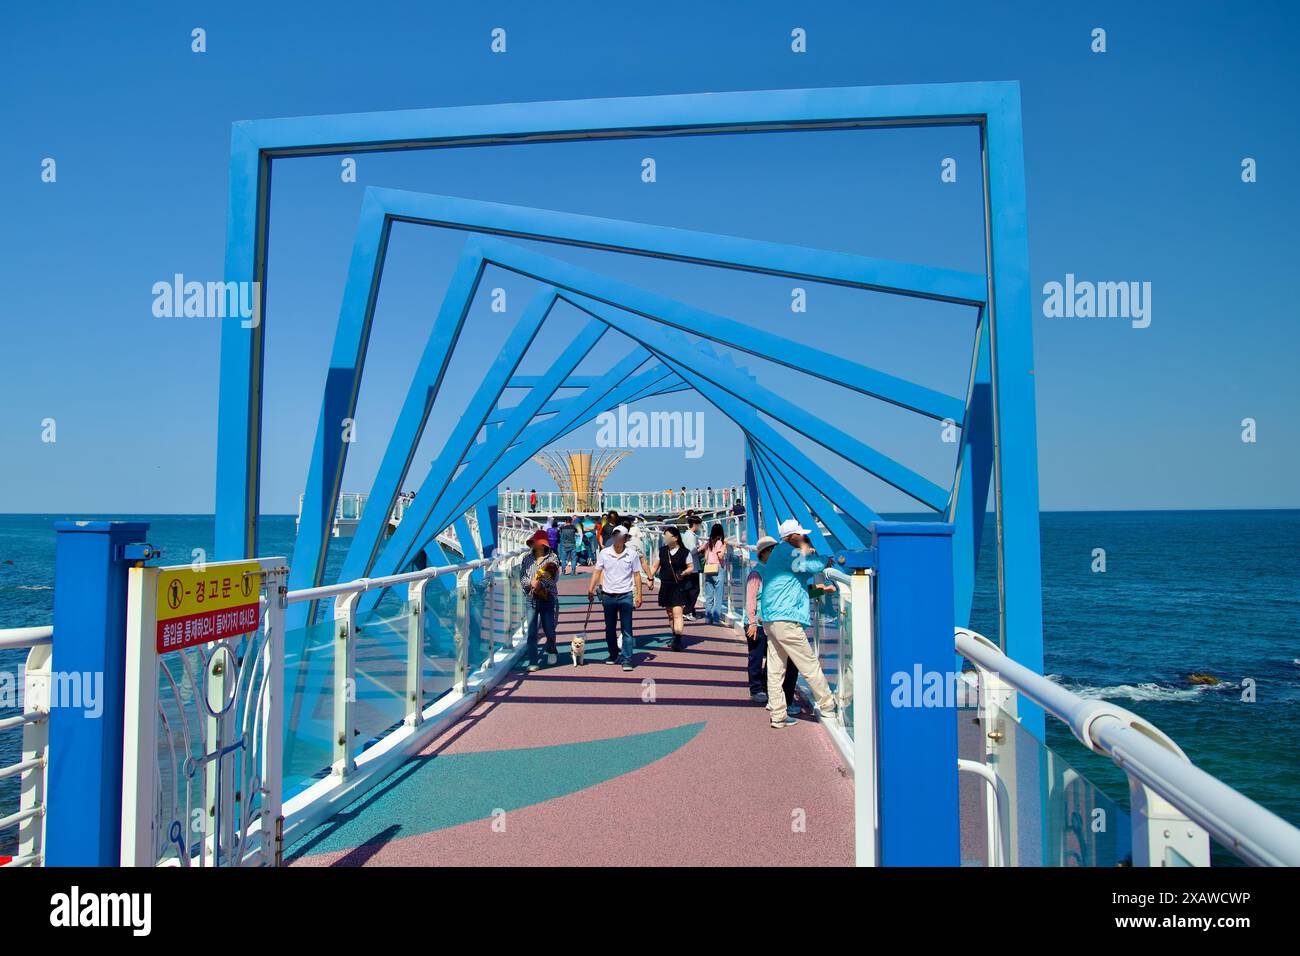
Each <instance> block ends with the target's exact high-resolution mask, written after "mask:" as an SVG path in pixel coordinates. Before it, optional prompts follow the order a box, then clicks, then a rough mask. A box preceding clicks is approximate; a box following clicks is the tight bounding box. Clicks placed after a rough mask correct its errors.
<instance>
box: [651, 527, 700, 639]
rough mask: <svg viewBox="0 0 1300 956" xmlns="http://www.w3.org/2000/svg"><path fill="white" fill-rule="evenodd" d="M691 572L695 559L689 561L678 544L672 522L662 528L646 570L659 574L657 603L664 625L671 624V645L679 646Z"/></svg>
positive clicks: (679, 542)
mask: <svg viewBox="0 0 1300 956" xmlns="http://www.w3.org/2000/svg"><path fill="white" fill-rule="evenodd" d="M695 573H696V572H695V563H694V562H693V561H691V556H690V554H688V553H687V551H686V546H685V545H683V544H682V535H681V532H680V531H678V530H677V528H676V527H675V526H673V525H669V526H668V527H666V528H664V543H663V544H662V545H661V546H660V547H659V557H657V558H656V559H655V566H654V567H653V568H652V569H651V570H650V576H651V577H652V578H653V577H658V578H659V606H660V607H662V608H663V609H664V610H665V611H666V612H667V613H668V625H669V627H671V628H672V632H673V643H672V649H673V650H675V651H680V650H681V649H682V631H683V630H684V629H685V624H684V623H683V620H682V608H683V607H684V606H685V604H686V601H687V600H688V599H689V598H690V597H691V594H692V592H691V589H690V581H691V576H692V575H694V574H695Z"/></svg>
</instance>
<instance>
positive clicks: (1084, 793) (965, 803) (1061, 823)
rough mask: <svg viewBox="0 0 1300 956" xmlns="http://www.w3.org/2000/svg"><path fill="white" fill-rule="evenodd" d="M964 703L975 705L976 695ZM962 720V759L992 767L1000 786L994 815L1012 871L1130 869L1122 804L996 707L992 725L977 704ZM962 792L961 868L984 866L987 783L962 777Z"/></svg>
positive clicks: (963, 713) (961, 715) (963, 712)
mask: <svg viewBox="0 0 1300 956" xmlns="http://www.w3.org/2000/svg"><path fill="white" fill-rule="evenodd" d="M966 702H967V703H970V704H972V705H973V704H975V703H976V702H975V700H974V695H973V694H972V695H970V696H969V698H968V699H967V700H966ZM959 703H961V701H960V700H959ZM957 714H958V718H957V719H958V753H959V755H960V756H961V757H963V758H966V759H969V760H977V761H980V762H983V763H986V764H988V765H989V766H990V767H992V768H993V769H994V771H995V772H996V773H997V775H998V778H999V781H1000V787H999V797H998V800H997V812H998V821H999V828H1000V833H1001V843H1002V852H1003V853H1004V855H1005V862H1006V863H1007V865H1011V866H1089V867H1094V866H1121V865H1130V864H1131V861H1132V834H1131V830H1130V823H1129V815H1128V811H1127V810H1126V809H1125V808H1124V806H1123V805H1122V804H1121V803H1119V802H1118V801H1117V800H1115V799H1113V798H1111V797H1110V796H1109V795H1108V794H1107V793H1105V792H1104V791H1103V790H1102V789H1101V788H1099V787H1097V786H1096V785H1095V784H1094V783H1093V782H1092V781H1090V780H1089V779H1088V778H1087V777H1085V776H1084V775H1083V774H1082V773H1080V772H1079V771H1078V770H1077V769H1076V768H1075V767H1073V766H1071V764H1070V763H1069V762H1068V761H1067V760H1066V759H1065V758H1064V757H1063V756H1061V754H1059V753H1057V752H1056V751H1054V750H1053V749H1051V748H1050V747H1048V746H1046V745H1045V744H1043V743H1042V742H1041V741H1040V740H1038V739H1037V738H1036V737H1035V736H1034V735H1033V734H1031V733H1029V731H1027V730H1025V728H1024V727H1022V726H1021V725H1020V724H1019V723H1018V722H1017V721H1016V720H1015V719H1014V718H1012V717H1011V716H1010V715H1008V714H1006V713H1005V712H1003V711H1002V710H1000V709H998V708H994V709H993V714H992V716H991V721H990V722H991V723H992V725H993V726H991V727H986V726H984V721H983V720H981V718H980V712H979V710H978V709H977V708H976V707H974V706H969V707H960V708H959V709H958V711H957ZM990 734H992V735H993V736H992V737H990V736H989V735H990ZM986 750H987V751H991V752H988V753H986ZM958 786H959V788H960V796H959V809H960V817H961V841H962V842H961V859H962V863H963V865H984V863H985V862H986V861H987V859H988V855H987V847H988V822H987V821H988V817H987V812H988V811H987V808H988V800H989V793H988V785H987V784H986V783H985V782H984V780H983V779H981V778H980V777H978V776H976V775H975V774H972V773H962V774H960V779H959V783H958Z"/></svg>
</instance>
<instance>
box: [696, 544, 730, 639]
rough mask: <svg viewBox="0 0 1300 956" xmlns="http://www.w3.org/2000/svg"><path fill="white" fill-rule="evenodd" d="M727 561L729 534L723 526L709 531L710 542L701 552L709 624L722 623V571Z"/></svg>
mask: <svg viewBox="0 0 1300 956" xmlns="http://www.w3.org/2000/svg"><path fill="white" fill-rule="evenodd" d="M726 560H727V533H726V531H725V530H723V527H722V525H721V524H715V525H714V526H713V527H712V528H711V529H710V530H709V540H708V541H706V542H705V543H704V545H703V546H702V548H701V550H700V563H701V564H702V565H703V567H702V568H701V569H700V570H701V572H702V573H703V575H704V620H705V622H706V623H708V624H720V623H722V603H723V602H722V599H723V587H722V580H723V578H722V569H723V567H724V565H725V562H726Z"/></svg>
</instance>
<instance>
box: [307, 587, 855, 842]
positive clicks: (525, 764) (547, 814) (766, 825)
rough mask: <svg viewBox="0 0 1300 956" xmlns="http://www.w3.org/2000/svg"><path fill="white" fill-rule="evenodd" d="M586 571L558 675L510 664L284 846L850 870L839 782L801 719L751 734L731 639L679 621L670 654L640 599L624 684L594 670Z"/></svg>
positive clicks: (563, 614)
mask: <svg viewBox="0 0 1300 956" xmlns="http://www.w3.org/2000/svg"><path fill="white" fill-rule="evenodd" d="M586 583H587V577H586V575H585V574H584V575H581V576H579V577H576V578H574V577H570V578H566V579H564V580H563V581H562V582H561V594H562V606H561V609H560V618H559V627H558V640H559V643H560V646H561V652H562V653H561V657H560V663H559V665H557V666H553V667H548V666H545V665H544V666H543V667H542V669H541V670H540V671H537V672H535V673H533V674H528V673H527V671H526V670H525V667H526V664H527V662H526V659H525V660H524V662H523V663H522V664H521V665H520V666H519V667H518V668H516V670H515V671H514V672H512V673H511V674H510V675H509V676H508V677H507V678H506V679H505V680H503V681H502V682H501V683H500V684H499V685H497V687H496V688H495V689H494V690H493V691H492V692H491V693H490V694H489V695H488V696H487V697H486V698H485V699H484V700H483V701H482V702H480V703H479V705H478V706H477V707H475V708H474V710H473V711H471V712H470V713H469V714H468V715H467V716H466V717H465V718H463V719H462V720H460V721H459V722H457V723H455V724H454V725H452V726H450V727H449V728H448V729H447V730H446V731H444V732H443V733H442V734H441V735H440V736H438V737H436V738H435V739H434V740H433V741H432V742H431V743H430V744H429V745H428V746H427V747H426V748H425V749H424V750H423V751H422V752H421V753H419V754H418V755H417V756H415V757H414V758H412V759H411V760H409V761H408V762H407V763H406V764H405V765H404V766H403V767H402V768H401V769H400V770H398V771H397V772H396V773H395V774H393V775H392V776H391V777H389V778H388V779H387V780H385V781H384V782H383V783H381V784H380V785H378V786H377V787H375V788H374V789H372V790H370V791H369V792H368V793H366V794H365V795H363V796H362V797H360V798H359V799H357V800H356V801H355V802H353V803H352V804H351V805H350V806H348V807H347V808H345V809H344V810H343V811H342V812H340V813H339V814H337V815H335V816H334V817H333V818H331V819H330V820H328V821H327V822H326V823H325V824H323V825H321V826H319V827H318V828H317V829H316V830H315V831H314V832H312V833H311V834H310V835H309V836H308V837H307V838H305V839H304V840H302V841H301V842H300V843H298V844H297V845H296V846H295V847H294V852H293V856H292V859H291V861H290V862H291V863H293V864H294V865H306V866H392V865H397V866H403V865H405V866H412V865H414V866H430V865H442V864H448V865H492V866H504V865H570V866H572V865H578V866H619V865H736V866H756V865H757V866H761V865H768V864H788V865H793V866H815V865H822V864H833V865H837V866H847V865H852V863H853V780H852V776H851V775H850V774H848V773H846V772H845V770H844V768H843V767H842V766H841V763H840V760H839V757H838V754H837V753H836V752H835V749H834V747H833V746H832V745H831V743H830V742H829V740H828V739H827V738H826V735H825V734H824V733H823V732H822V730H821V729H820V728H819V727H818V726H817V724H816V721H815V718H812V717H804V718H802V719H801V720H800V721H799V723H798V724H797V725H796V726H795V727H792V728H789V729H788V730H783V731H779V732H777V731H772V730H769V729H768V727H767V723H768V721H767V712H766V711H765V710H764V709H763V708H762V707H759V706H756V705H754V704H752V703H751V702H750V700H749V694H748V688H747V685H746V679H745V641H744V638H743V637H741V636H739V635H737V634H736V633H735V632H734V631H732V630H731V629H729V628H725V627H710V626H705V625H703V624H694V625H690V624H688V625H687V636H686V641H685V645H686V646H685V649H684V650H683V651H681V652H673V651H671V650H669V649H668V641H669V636H668V630H667V626H666V623H665V620H664V615H663V612H662V610H661V609H660V608H659V607H658V605H657V604H656V603H655V597H656V592H650V591H647V592H646V593H645V601H644V604H643V606H642V608H641V609H640V610H639V611H637V612H636V615H635V631H636V634H637V645H638V652H637V655H636V662H635V663H636V670H635V671H633V672H631V673H625V672H624V671H623V670H621V669H620V668H616V667H611V666H608V665H605V664H604V663H603V661H604V660H605V657H606V652H605V642H604V635H603V619H602V618H601V615H600V608H599V606H597V607H596V608H595V609H594V610H593V613H592V616H591V624H590V626H589V627H588V628H587V641H588V643H587V663H586V665H585V666H583V667H581V668H575V667H574V666H573V665H572V664H571V662H570V659H569V640H570V638H571V637H572V636H573V635H574V634H576V633H578V632H579V631H581V630H582V629H583V616H584V613H585V610H586V598H585V588H586Z"/></svg>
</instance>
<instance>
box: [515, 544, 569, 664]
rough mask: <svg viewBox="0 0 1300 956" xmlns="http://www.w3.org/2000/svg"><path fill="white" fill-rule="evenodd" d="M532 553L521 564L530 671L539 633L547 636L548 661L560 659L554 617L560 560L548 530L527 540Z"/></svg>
mask: <svg viewBox="0 0 1300 956" xmlns="http://www.w3.org/2000/svg"><path fill="white" fill-rule="evenodd" d="M528 545H529V549H530V550H529V552H528V554H526V555H524V560H523V561H522V562H520V564H519V586H520V587H522V588H523V590H524V594H525V595H526V596H527V598H528V631H527V642H528V670H529V671H530V672H531V671H535V670H537V669H538V666H539V665H538V663H537V637H538V634H537V632H538V631H539V630H540V631H542V632H543V633H544V634H545V635H546V655H547V663H548V664H555V663H557V662H558V661H559V649H558V648H557V647H556V645H555V618H556V614H557V612H558V610H559V601H558V598H557V592H558V589H557V587H556V579H557V578H558V577H559V572H560V563H559V562H558V561H556V560H555V552H553V551H552V550H551V547H550V545H549V544H547V541H546V532H545V531H537V532H535V533H534V534H533V536H532V537H531V538H530V539H529V541H528Z"/></svg>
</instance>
